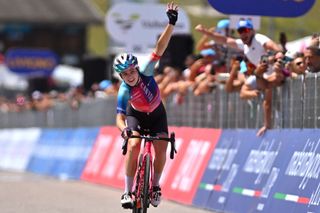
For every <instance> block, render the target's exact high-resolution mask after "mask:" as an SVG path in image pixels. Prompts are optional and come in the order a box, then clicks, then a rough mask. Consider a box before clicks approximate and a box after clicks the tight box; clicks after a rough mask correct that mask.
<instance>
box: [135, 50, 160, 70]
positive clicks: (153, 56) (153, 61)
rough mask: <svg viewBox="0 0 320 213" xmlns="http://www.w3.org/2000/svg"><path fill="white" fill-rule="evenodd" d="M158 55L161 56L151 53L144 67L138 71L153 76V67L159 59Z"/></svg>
mask: <svg viewBox="0 0 320 213" xmlns="http://www.w3.org/2000/svg"><path fill="white" fill-rule="evenodd" d="M160 57H161V56H158V55H157V54H155V53H152V54H151V57H150V59H149V61H148V62H147V63H146V64H145V66H144V68H143V69H141V70H140V72H141V73H142V74H143V75H145V76H153V75H154V67H155V66H156V63H157V62H158V61H159V60H160Z"/></svg>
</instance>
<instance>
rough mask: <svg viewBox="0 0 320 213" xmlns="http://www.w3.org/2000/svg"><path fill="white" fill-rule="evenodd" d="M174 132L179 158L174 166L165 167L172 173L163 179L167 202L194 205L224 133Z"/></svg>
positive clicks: (179, 129)
mask: <svg viewBox="0 0 320 213" xmlns="http://www.w3.org/2000/svg"><path fill="white" fill-rule="evenodd" d="M171 131H174V132H175V133H176V142H177V147H178V154H177V155H176V158H175V159H174V160H173V161H172V162H167V163H168V164H167V165H166V167H170V171H168V170H165V171H164V174H165V175H164V176H163V177H162V178H163V180H162V181H163V183H162V188H163V195H164V197H165V198H168V199H172V200H175V201H178V202H181V203H186V204H192V199H193V197H194V195H195V193H196V190H197V188H198V186H199V183H200V180H201V177H202V175H203V173H204V171H205V169H206V166H207V164H208V161H209V160H210V157H211V155H212V153H213V150H214V148H215V145H216V143H217V142H218V140H219V137H220V134H221V130H220V129H200V128H191V127H180V128H171ZM171 164H172V165H171ZM166 169H167V168H166ZM167 174H169V175H167Z"/></svg>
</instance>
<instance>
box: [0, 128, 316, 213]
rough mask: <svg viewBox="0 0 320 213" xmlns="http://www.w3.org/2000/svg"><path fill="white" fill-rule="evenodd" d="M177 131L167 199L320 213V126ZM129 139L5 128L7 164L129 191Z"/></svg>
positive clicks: (106, 132) (1, 156)
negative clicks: (125, 151)
mask: <svg viewBox="0 0 320 213" xmlns="http://www.w3.org/2000/svg"><path fill="white" fill-rule="evenodd" d="M169 129H170V132H172V131H173V132H175V133H176V149H177V151H178V153H177V155H175V159H174V160H171V159H169V157H168V160H167V162H166V165H165V168H164V172H163V174H162V176H161V182H160V184H161V187H162V192H163V197H164V198H165V199H169V200H173V201H176V202H179V203H182V204H184V205H193V206H195V207H198V208H204V209H208V210H213V211H219V212H235V213H248V212H265V213H269V212H288V213H289V212H290V213H291V212H292V213H293V212H305V213H307V212H308V213H316V212H320V182H319V173H320V150H319V149H320V146H319V145H320V131H319V129H281V130H279V129H274V130H270V131H268V132H267V133H266V134H265V135H264V136H263V137H256V131H255V130H252V129H249V130H248V129H237V130H234V129H228V130H226V129H225V130H222V129H213V128H193V127H172V126H170V128H169ZM122 140H123V139H122V138H121V136H120V135H119V130H118V129H117V128H116V127H114V126H103V127H99V128H96V127H95V128H62V129H60V128H59V129H55V128H49V129H40V128H21V129H2V130H0V170H9V171H19V172H33V173H37V174H41V175H46V176H52V177H55V178H59V179H62V180H68V179H72V180H82V181H89V182H93V183H98V184H102V185H106V186H111V187H115V188H119V189H123V187H124V171H125V170H124V160H125V157H124V156H123V155H122V154H121V145H122ZM167 156H169V149H168V152H167ZM119 193H120V192H119ZM119 197H120V195H119ZM119 205H120V203H119ZM159 208H163V207H161V206H160V207H159Z"/></svg>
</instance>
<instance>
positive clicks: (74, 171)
mask: <svg viewBox="0 0 320 213" xmlns="http://www.w3.org/2000/svg"><path fill="white" fill-rule="evenodd" d="M97 134H98V128H79V129H44V130H43V132H42V135H41V137H40V139H39V141H38V144H37V145H36V147H35V151H34V153H33V155H32V157H31V160H30V163H29V165H28V170H29V171H31V172H35V173H39V174H45V175H51V176H55V177H59V178H61V179H79V178H80V175H81V173H82V171H83V168H84V165H85V162H86V161H87V158H88V156H89V153H90V152H91V149H92V146H93V142H94V141H95V139H96V137H97Z"/></svg>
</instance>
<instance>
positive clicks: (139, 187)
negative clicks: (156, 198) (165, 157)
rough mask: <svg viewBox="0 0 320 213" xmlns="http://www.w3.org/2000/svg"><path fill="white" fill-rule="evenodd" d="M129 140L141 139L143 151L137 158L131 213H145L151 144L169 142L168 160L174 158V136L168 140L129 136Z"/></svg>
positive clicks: (125, 145) (150, 164)
mask: <svg viewBox="0 0 320 213" xmlns="http://www.w3.org/2000/svg"><path fill="white" fill-rule="evenodd" d="M129 138H139V139H143V143H144V144H143V145H144V146H143V151H142V152H141V154H140V157H139V164H138V168H137V171H136V175H135V186H134V192H133V195H134V204H133V209H132V212H133V213H140V212H143V213H146V212H147V208H148V207H149V204H150V194H151V185H152V184H151V183H152V180H153V163H152V162H153V158H152V152H151V147H152V142H153V141H154V140H165V141H169V142H170V144H171V150H170V158H171V159H173V158H174V154H175V153H177V150H176V149H175V135H174V133H171V134H170V138H162V137H153V136H148V135H146V136H145V135H142V136H135V135H131V136H130V137H129ZM127 144H128V139H126V140H125V141H124V143H123V145H122V154H123V155H125V154H126V153H127Z"/></svg>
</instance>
